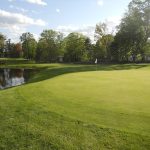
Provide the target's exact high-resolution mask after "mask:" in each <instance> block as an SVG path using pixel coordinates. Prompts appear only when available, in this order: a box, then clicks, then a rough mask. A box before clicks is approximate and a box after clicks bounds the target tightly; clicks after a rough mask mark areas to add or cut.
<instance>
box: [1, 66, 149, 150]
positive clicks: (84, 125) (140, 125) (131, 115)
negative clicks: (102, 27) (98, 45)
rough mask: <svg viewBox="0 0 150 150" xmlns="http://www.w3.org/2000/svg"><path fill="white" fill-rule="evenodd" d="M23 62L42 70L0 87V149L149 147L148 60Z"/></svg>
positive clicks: (136, 149) (66, 149)
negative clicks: (131, 62)
mask: <svg viewBox="0 0 150 150" xmlns="http://www.w3.org/2000/svg"><path fill="white" fill-rule="evenodd" d="M22 66H24V67H30V68H31V67H36V68H41V70H40V72H39V73H37V74H36V75H35V76H34V77H33V78H32V79H31V80H30V82H29V83H28V84H26V85H23V86H19V87H15V88H11V89H7V90H2V91H0V149H6V150H9V149H10V150H16V149H21V150H28V149H33V150H35V149H39V150H41V149H45V150H50V149H52V150H55V149H56V150H57V149H59V150H62V149H65V150H71V149H74V150H77V149H81V150H82V149H83V150H88V149H89V150H91V149H92V150H101V149H102V150H103V149H104V150H105V149H114V150H115V149H120V150H128V149H135V150H148V149H149V147H150V136H149V134H150V111H149V108H150V92H149V91H150V78H149V77H150V66H149V65H148V64H143V65H99V66H98V71H96V68H95V66H93V65H63V64H51V65H49V64H24V65H22V64H18V65H17V67H22ZM9 67H16V65H14V64H12V65H10V66H9Z"/></svg>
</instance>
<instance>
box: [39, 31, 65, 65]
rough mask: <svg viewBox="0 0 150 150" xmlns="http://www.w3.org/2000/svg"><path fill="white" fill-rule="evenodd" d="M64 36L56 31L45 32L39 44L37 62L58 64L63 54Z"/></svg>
mask: <svg viewBox="0 0 150 150" xmlns="http://www.w3.org/2000/svg"><path fill="white" fill-rule="evenodd" d="M62 41H63V34H62V33H60V32H56V31H54V30H44V31H43V32H42V33H41V38H40V40H39V42H38V49H37V60H40V61H47V62H56V61H57V59H58V56H59V54H61V45H62Z"/></svg>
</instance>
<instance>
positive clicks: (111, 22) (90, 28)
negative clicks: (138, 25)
mask: <svg viewBox="0 0 150 150" xmlns="http://www.w3.org/2000/svg"><path fill="white" fill-rule="evenodd" d="M120 20H121V17H119V16H116V17H109V18H107V19H105V20H103V21H102V22H104V23H106V24H107V28H108V31H107V33H108V34H115V33H116V26H117V25H119V23H120ZM95 26H96V24H93V25H82V26H74V25H68V26H58V27H57V28H56V30H57V31H60V32H62V33H64V35H65V36H67V35H68V34H69V33H71V32H80V33H82V34H83V35H85V36H87V37H89V38H90V39H91V40H92V41H93V42H94V33H95Z"/></svg>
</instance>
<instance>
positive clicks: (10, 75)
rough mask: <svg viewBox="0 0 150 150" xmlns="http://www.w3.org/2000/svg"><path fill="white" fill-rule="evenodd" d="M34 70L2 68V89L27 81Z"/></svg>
mask: <svg viewBox="0 0 150 150" xmlns="http://www.w3.org/2000/svg"><path fill="white" fill-rule="evenodd" d="M34 72H35V70H33V69H8V68H4V69H0V90H2V89H6V88H10V87H14V86H18V85H22V84H24V83H26V82H27V81H28V80H29V79H30V78H31V76H32V75H33V73H34Z"/></svg>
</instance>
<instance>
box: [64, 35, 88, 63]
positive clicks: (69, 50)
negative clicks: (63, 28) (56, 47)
mask: <svg viewBox="0 0 150 150" xmlns="http://www.w3.org/2000/svg"><path fill="white" fill-rule="evenodd" d="M86 42H87V38H86V37H85V36H83V35H82V34H80V33H70V34H69V35H68V36H67V37H66V38H65V40H64V51H65V53H64V59H65V61H67V62H82V61H83V62H84V61H87V59H88V53H87V49H86V48H87V47H86V45H85V43H86Z"/></svg>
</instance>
